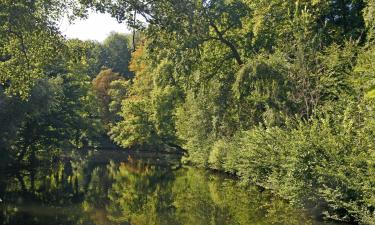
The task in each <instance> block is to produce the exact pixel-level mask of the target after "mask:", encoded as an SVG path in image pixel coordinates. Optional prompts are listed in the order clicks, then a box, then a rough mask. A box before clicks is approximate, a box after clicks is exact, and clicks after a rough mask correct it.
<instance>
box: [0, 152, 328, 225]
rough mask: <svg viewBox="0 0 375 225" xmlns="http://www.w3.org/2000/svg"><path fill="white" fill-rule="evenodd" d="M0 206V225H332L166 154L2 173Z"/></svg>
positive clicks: (95, 158)
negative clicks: (180, 162) (184, 164)
mask: <svg viewBox="0 0 375 225" xmlns="http://www.w3.org/2000/svg"><path fill="white" fill-rule="evenodd" d="M0 199H1V200H0V210H1V214H0V224H3V225H55V224H56V225H57V224H58V225H68V224H71V225H80V224H82V225H89V224H90V225H91V224H96V225H117V224H133V225H141V224H142V225H154V224H155V225H156V224H163V225H179V224H181V225H182V224H186V225H188V224H191V225H200V224H201V225H221V224H228V225H236V224H246V225H247V224H249V225H250V224H254V225H268V224H287V225H297V224H298V225H300V224H301V225H322V224H334V223H328V222H322V221H320V222H319V221H317V220H315V219H312V216H311V214H312V212H311V210H302V209H298V208H296V207H294V206H292V205H290V204H288V203H287V202H286V201H284V200H282V199H279V198H278V197H276V196H274V195H272V193H270V192H268V191H262V190H260V189H259V188H258V187H256V186H248V185H244V184H241V182H239V181H238V180H236V179H234V178H232V177H229V176H227V175H223V174H218V173H213V172H208V171H205V170H202V169H196V168H192V167H187V166H182V165H180V164H179V163H178V159H177V158H176V157H174V156H173V155H157V156H156V155H154V154H127V153H121V152H118V151H117V152H116V151H106V152H92V153H90V154H89V156H82V155H73V156H69V157H66V158H64V159H63V160H55V161H53V162H49V163H47V162H45V163H43V164H41V163H39V164H38V165H37V166H33V167H27V168H7V169H6V170H4V171H1V178H0Z"/></svg>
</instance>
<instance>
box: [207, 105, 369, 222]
mask: <svg viewBox="0 0 375 225" xmlns="http://www.w3.org/2000/svg"><path fill="white" fill-rule="evenodd" d="M374 116H375V113H374V108H373V107H372V106H369V105H367V104H365V103H359V104H357V103H353V102H352V103H349V105H348V106H347V108H346V109H344V110H343V111H342V112H341V111H340V112H334V113H333V114H328V113H327V112H323V113H320V114H318V115H316V116H315V117H314V118H312V119H311V120H310V121H300V120H299V121H298V122H296V123H293V124H292V123H289V124H288V125H287V126H286V127H285V128H281V127H271V128H264V127H257V128H254V129H252V130H249V131H245V132H242V133H239V134H238V135H237V137H236V138H235V141H232V142H231V143H228V142H226V141H224V140H219V141H217V142H216V143H215V144H214V145H213V147H212V150H211V153H210V158H209V159H210V160H209V164H210V167H211V168H213V169H222V170H225V171H227V172H231V173H235V174H237V175H238V176H240V177H242V178H243V179H244V180H248V181H251V182H254V183H257V184H259V185H261V186H263V187H266V188H270V189H272V190H274V191H275V192H276V193H277V194H279V195H280V196H282V197H284V198H286V199H289V200H290V201H291V202H293V203H296V204H299V205H305V206H309V207H319V208H320V210H323V211H324V212H323V213H324V214H325V215H326V216H327V217H330V218H334V219H339V220H351V219H353V218H349V217H348V215H350V216H351V217H354V218H357V221H358V222H359V221H362V222H363V223H368V224H371V223H373V221H375V212H374V207H373V206H374V204H375V198H374V193H375V185H374V184H375V163H374V158H375V151H374V149H375V143H374V139H375V132H374V131H375V120H374V118H375V117H374Z"/></svg>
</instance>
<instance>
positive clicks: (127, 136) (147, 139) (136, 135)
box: [109, 96, 157, 148]
mask: <svg viewBox="0 0 375 225" xmlns="http://www.w3.org/2000/svg"><path fill="white" fill-rule="evenodd" d="M148 108H149V102H148V101H147V100H144V99H142V98H137V97H135V96H134V97H131V98H128V99H125V100H123V102H122V108H121V112H120V113H119V115H120V116H121V117H122V118H123V120H121V121H119V122H117V123H116V124H115V125H113V126H112V127H111V129H110V132H109V135H110V137H111V139H112V140H114V141H115V142H116V143H117V144H119V145H120V146H122V147H125V148H127V147H132V146H136V145H152V144H157V143H156V140H155V132H156V131H155V127H154V125H153V123H152V122H151V118H150V117H151V116H150V114H149V112H148V110H147V109H148Z"/></svg>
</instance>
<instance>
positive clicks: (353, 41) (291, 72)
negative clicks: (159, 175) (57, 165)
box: [0, 0, 375, 225]
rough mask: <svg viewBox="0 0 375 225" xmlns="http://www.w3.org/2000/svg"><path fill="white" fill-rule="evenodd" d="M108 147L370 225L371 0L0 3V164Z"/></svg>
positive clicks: (374, 6)
mask: <svg viewBox="0 0 375 225" xmlns="http://www.w3.org/2000/svg"><path fill="white" fill-rule="evenodd" d="M90 10H94V11H96V12H100V13H108V14H110V15H112V16H113V17H114V18H116V19H117V20H118V22H121V23H126V24H127V25H128V27H129V28H131V30H132V33H130V34H120V33H111V34H110V35H109V36H108V37H107V38H106V40H105V41H103V42H102V43H100V42H96V41H82V40H78V39H67V38H66V37H64V36H63V35H62V33H61V31H60V30H59V28H58V21H59V20H60V19H61V18H62V17H64V16H68V17H69V19H70V20H72V21H74V20H75V19H77V18H85V17H86V16H87V14H88V12H89V11H90ZM108 146H119V147H120V148H121V151H145V152H150V151H151V152H152V151H155V152H165V151H167V152H171V151H175V152H182V154H184V156H183V158H182V162H183V163H184V164H187V165H191V166H194V167H199V168H204V169H207V170H214V171H218V172H222V173H227V174H230V175H233V176H235V177H238V178H239V180H240V181H239V182H241V183H242V182H243V183H250V184H255V185H257V186H259V187H261V188H263V189H267V190H270V191H271V192H272V193H273V194H274V195H277V196H280V197H281V198H282V199H285V200H286V201H288V202H289V203H290V204H291V205H295V206H298V207H309V208H315V209H317V211H318V212H319V214H320V215H321V216H322V217H323V218H325V219H331V220H336V221H343V222H348V223H354V224H364V225H366V224H367V225H373V224H375V0H215V1H211V0H158V1H153V0H28V1H25V0H0V164H1V165H0V168H6V167H7V166H10V165H23V166H27V165H34V164H38V163H42V162H43V163H53V162H55V161H56V160H57V159H58V158H59V157H60V156H63V155H64V152H65V151H66V150H67V149H75V151H78V152H84V151H87V149H93V148H95V149H100V148H103V147H105V148H108ZM0 197H1V196H0ZM0 200H1V199H0Z"/></svg>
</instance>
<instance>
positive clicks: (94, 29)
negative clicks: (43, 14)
mask: <svg viewBox="0 0 375 225" xmlns="http://www.w3.org/2000/svg"><path fill="white" fill-rule="evenodd" d="M60 30H61V32H62V33H63V35H65V36H66V37H67V38H78V39H81V40H96V41H99V42H102V41H103V40H104V39H105V38H106V37H107V36H108V35H109V33H111V31H115V32H119V33H130V31H129V29H128V28H127V26H126V24H125V23H122V24H119V23H118V22H117V21H116V19H114V18H112V17H111V16H110V15H109V14H101V13H96V12H90V13H89V17H88V19H86V20H78V19H77V20H76V21H74V23H73V24H69V21H68V19H67V18H64V19H63V20H62V21H61V22H60Z"/></svg>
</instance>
